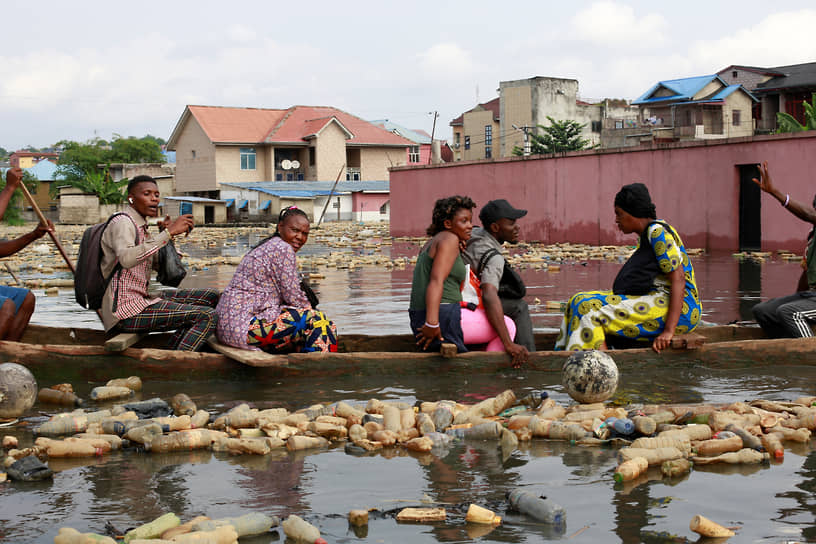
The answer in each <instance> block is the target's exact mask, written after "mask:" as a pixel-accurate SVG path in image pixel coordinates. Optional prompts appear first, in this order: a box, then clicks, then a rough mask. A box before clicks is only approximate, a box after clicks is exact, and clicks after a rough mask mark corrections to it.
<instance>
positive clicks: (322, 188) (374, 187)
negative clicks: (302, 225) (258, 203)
mask: <svg viewBox="0 0 816 544" xmlns="http://www.w3.org/2000/svg"><path fill="white" fill-rule="evenodd" d="M221 185H226V186H229V187H239V188H241V189H250V190H253V191H263V192H267V191H317V192H323V193H324V194H328V192H329V191H331V189H332V187H333V186H334V181H243V182H233V183H221ZM390 188H391V186H390V183H389V182H388V180H374V181H345V180H343V181H339V182H337V187H335V189H334V190H335V192H343V193H359V192H367V191H390Z"/></svg>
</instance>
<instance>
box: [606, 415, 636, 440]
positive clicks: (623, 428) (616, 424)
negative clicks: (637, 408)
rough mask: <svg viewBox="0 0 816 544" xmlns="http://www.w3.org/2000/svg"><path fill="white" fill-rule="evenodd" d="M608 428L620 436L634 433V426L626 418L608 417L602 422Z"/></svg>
mask: <svg viewBox="0 0 816 544" xmlns="http://www.w3.org/2000/svg"><path fill="white" fill-rule="evenodd" d="M604 423H606V425H607V426H608V427H612V428H613V429H614V430H615V432H616V433H618V434H619V435H622V436H629V435H631V434H632V433H634V432H635V424H634V423H633V422H632V420H631V419H629V418H626V417H621V418H618V417H609V418H607V419H606V421H605V422H604Z"/></svg>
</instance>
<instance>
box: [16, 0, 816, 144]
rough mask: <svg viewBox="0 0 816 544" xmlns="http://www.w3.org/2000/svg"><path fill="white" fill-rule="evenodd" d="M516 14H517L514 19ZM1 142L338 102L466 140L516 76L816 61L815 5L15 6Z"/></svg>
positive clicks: (619, 91) (633, 79)
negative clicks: (455, 129) (206, 111)
mask: <svg viewBox="0 0 816 544" xmlns="http://www.w3.org/2000/svg"><path fill="white" fill-rule="evenodd" d="M511 8H512V10H511ZM2 14H3V17H2V19H3V20H4V24H3V28H2V34H0V36H2V37H0V43H1V44H2V46H0V146H2V147H5V148H6V149H9V150H14V149H18V148H21V147H23V146H26V145H33V146H36V147H42V146H48V145H51V144H53V143H55V142H57V141H59V140H62V139H70V140H79V141H85V140H88V139H91V138H94V137H99V138H104V139H110V138H111V137H112V135H113V134H114V133H116V134H120V135H122V136H143V135H145V134H148V133H149V134H153V135H155V136H161V137H163V138H165V139H166V138H168V137H169V136H170V133H171V131H172V130H173V127H174V126H175V123H176V122H177V120H178V118H179V116H180V115H181V113H182V111H183V109H184V106H185V105H186V104H206V105H223V106H251V107H265V108H286V107H288V106H291V105H296V104H306V105H331V106H335V107H338V108H341V109H343V110H346V111H348V112H350V113H353V114H355V115H358V116H360V117H363V118H365V119H380V118H388V119H390V120H392V121H394V122H397V123H400V124H403V125H406V126H408V127H411V128H423V129H425V130H427V131H428V132H430V131H431V126H432V122H433V117H432V115H431V114H430V113H429V112H433V111H438V112H439V121H438V122H437V125H436V134H437V136H438V137H443V138H445V137H447V138H450V133H451V130H450V126H449V123H450V121H451V119H453V118H454V117H456V116H457V115H459V114H460V113H462V112H463V111H466V110H468V109H470V108H472V107H473V106H474V105H475V104H477V103H478V102H484V101H487V100H490V99H492V98H495V97H496V89H497V88H498V85H499V81H505V80H513V79H524V78H529V77H532V76H536V75H539V76H554V77H565V78H575V79H577V80H578V81H579V89H580V95H581V97H582V98H584V99H590V100H591V99H601V98H606V97H609V98H628V99H633V98H636V97H637V96H639V95H640V94H641V93H643V92H644V91H645V90H647V89H648V88H649V87H650V86H651V85H652V84H653V83H655V82H657V81H659V80H662V79H674V78H678V77H687V76H696V75H704V74H710V73H714V72H716V71H718V70H720V69H721V68H724V67H726V66H729V65H731V64H746V65H754V66H782V65H787V64H797V63H803V62H813V61H816V38H814V37H813V33H812V29H813V28H816V4H814V2H813V0H788V1H786V2H779V3H777V2H769V1H767V0H743V1H739V2H736V1H719V0H714V1H712V0H707V1H698V0H687V1H685V2H672V3H669V2H654V1H649V2H646V1H635V0H604V1H595V2H582V1H575V2H552V1H537V2H510V3H508V2H496V1H492V2H482V1H480V0H471V1H469V2H458V1H445V0H442V1H439V0H437V1H435V2H426V1H424V0H415V1H413V2H384V1H382V0H378V1H371V2H368V1H359V2H358V1H354V0H350V1H346V2H338V1H336V0H333V1H324V0H312V1H309V2H282V1H274V0H272V1H270V0H264V1H257V2H256V1H253V0H243V1H241V2H224V1H221V2H215V1H210V0H197V1H186V0H179V1H169V2H167V1H165V2H155V1H153V0H141V1H140V2H104V3H103V2H88V1H82V0H74V1H72V2H64V1H60V2H54V1H51V0H42V1H40V2H35V3H31V2H25V1H17V0H5V1H4V2H3V3H2Z"/></svg>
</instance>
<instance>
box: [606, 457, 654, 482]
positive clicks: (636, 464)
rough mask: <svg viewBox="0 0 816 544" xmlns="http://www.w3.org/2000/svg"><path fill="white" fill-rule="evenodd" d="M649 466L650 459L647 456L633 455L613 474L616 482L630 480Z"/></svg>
mask: <svg viewBox="0 0 816 544" xmlns="http://www.w3.org/2000/svg"><path fill="white" fill-rule="evenodd" d="M648 468H649V461H648V460H647V459H646V458H645V457H633V458H632V459H629V460H628V461H624V462H623V463H621V464H620V465H618V468H616V469H615V474H614V475H613V477H614V479H615V481H616V482H618V483H620V482H628V481H630V480H634V479H635V478H637V477H638V476H640V475H641V474H643V473H644V472H646V470H647V469H648Z"/></svg>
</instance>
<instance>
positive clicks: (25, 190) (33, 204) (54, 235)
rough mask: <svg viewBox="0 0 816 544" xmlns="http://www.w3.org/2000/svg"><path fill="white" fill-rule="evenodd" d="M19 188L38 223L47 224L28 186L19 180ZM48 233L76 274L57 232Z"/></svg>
mask: <svg viewBox="0 0 816 544" xmlns="http://www.w3.org/2000/svg"><path fill="white" fill-rule="evenodd" d="M20 189H21V190H22V191H23V195H24V196H25V197H26V200H28V202H29V204H31V207H32V208H33V209H34V213H36V214H37V217H39V218H40V223H42V224H43V225H48V220H47V219H46V218H45V216H44V215H43V213H42V211H40V207H39V206H37V202H35V201H34V197H33V196H31V193H29V192H28V187H26V186H25V183H23V182H20ZM48 234H49V235H50V236H51V240H53V241H54V245H55V246H57V249H58V250H59V252H60V255H62V258H63V259H65V263H66V264H67V265H68V268H70V269H71V274H74V275H76V268H75V267H74V263H72V262H71V259H70V258H68V254H67V253H65V249H64V248H63V247H62V244H61V243H60V241H59V239H58V238H57V233H56V232H54V231H53V230H49V231H48Z"/></svg>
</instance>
